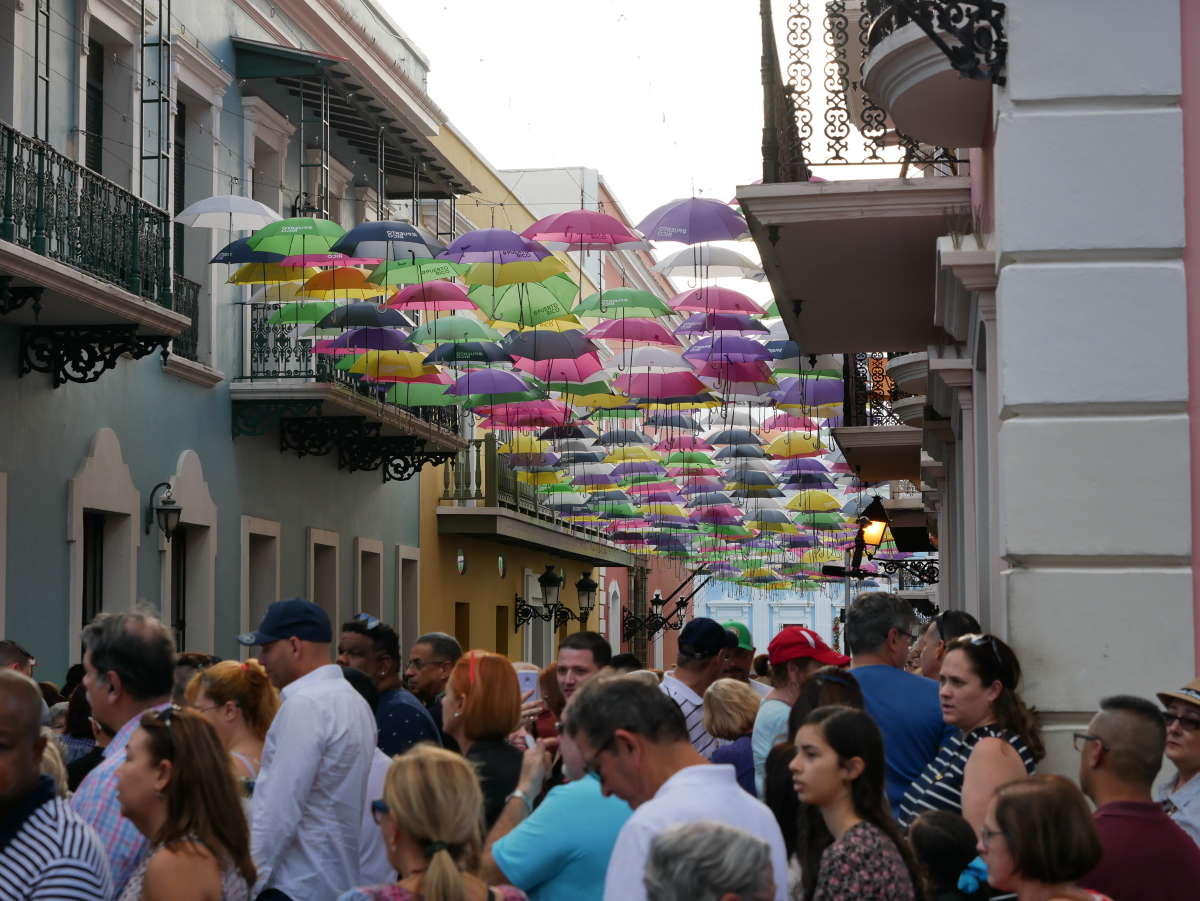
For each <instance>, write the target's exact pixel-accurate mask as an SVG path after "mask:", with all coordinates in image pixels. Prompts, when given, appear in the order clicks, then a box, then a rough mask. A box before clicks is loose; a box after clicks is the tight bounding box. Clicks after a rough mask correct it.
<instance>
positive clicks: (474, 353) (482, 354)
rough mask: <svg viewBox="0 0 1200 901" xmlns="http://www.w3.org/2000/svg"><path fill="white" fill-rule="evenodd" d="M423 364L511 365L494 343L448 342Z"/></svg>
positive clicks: (508, 357) (509, 358)
mask: <svg viewBox="0 0 1200 901" xmlns="http://www.w3.org/2000/svg"><path fill="white" fill-rule="evenodd" d="M424 362H426V363H429V364H433V363H511V362H512V357H510V356H509V355H508V354H506V353H505V352H504V351H503V350H502V349H501V347H500V345H499V344H497V343H496V342H495V341H449V342H447V343H445V344H442V345H440V346H439V347H438V348H437V349H436V350H434V352H433V353H431V354H430V355H429V356H427V357H426V358H425V360H424Z"/></svg>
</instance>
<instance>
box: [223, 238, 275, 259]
mask: <svg viewBox="0 0 1200 901" xmlns="http://www.w3.org/2000/svg"><path fill="white" fill-rule="evenodd" d="M249 240H250V239H249V238H248V237H247V238H238V239H237V240H236V241H230V242H229V243H228V244H226V245H225V246H224V247H222V248H221V249H220V250H218V251H217V255H216V256H215V257H213V258H212V259H211V260H209V262H210V263H234V264H238V263H278V262H279V261H280V260H282V259H283V254H281V253H269V252H267V251H265V250H252V249H251V248H250V245H249V244H248V243H247V242H248V241H249Z"/></svg>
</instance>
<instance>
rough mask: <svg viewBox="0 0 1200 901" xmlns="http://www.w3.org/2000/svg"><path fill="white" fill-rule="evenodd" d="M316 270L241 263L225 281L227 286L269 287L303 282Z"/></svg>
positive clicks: (274, 264)
mask: <svg viewBox="0 0 1200 901" xmlns="http://www.w3.org/2000/svg"><path fill="white" fill-rule="evenodd" d="M317 272H318V270H316V269H312V268H309V267H306V266H281V265H279V264H278V263H243V264H242V265H241V266H239V267H238V268H237V269H235V270H234V272H233V274H232V275H231V276H229V278H227V279H226V280H225V284H227V285H269V284H272V283H274V282H303V281H307V280H308V279H310V278H312V277H313V276H314V275H316V274H317Z"/></svg>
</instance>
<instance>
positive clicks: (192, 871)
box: [117, 707, 256, 901]
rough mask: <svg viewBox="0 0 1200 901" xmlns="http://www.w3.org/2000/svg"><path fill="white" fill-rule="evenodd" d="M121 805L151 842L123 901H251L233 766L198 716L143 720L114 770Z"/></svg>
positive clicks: (174, 710) (176, 711) (250, 870)
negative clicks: (144, 900) (166, 900)
mask: <svg viewBox="0 0 1200 901" xmlns="http://www.w3.org/2000/svg"><path fill="white" fill-rule="evenodd" d="M117 797H118V799H119V800H120V802H121V813H122V814H123V815H124V816H125V817H126V818H128V819H129V821H130V822H132V823H133V825H134V826H136V827H137V829H138V831H139V832H141V833H142V835H144V836H146V838H147V839H149V841H150V849H149V851H148V852H147V854H146V855H145V857H144V858H143V860H142V863H141V865H140V866H139V867H138V868H137V870H136V871H135V872H134V874H133V877H132V878H131V879H130V880H129V882H128V883H126V886H125V890H124V892H122V893H121V897H120V901H139V899H142V898H171V899H172V901H247V899H248V898H249V896H250V887H251V886H252V885H253V884H254V881H255V878H256V872H255V868H254V862H253V861H252V860H251V859H250V829H249V827H248V826H247V825H246V817H245V815H244V814H243V812H242V805H241V803H240V802H239V799H238V790H237V786H236V785H235V783H234V777H233V773H232V771H231V770H230V768H229V758H228V756H227V755H226V753H225V749H224V748H222V747H221V742H220V741H219V740H218V738H217V734H216V732H214V731H213V728H212V726H210V725H209V724H208V723H207V722H205V720H204V718H203V717H202V716H201V715H200V714H198V713H192V712H191V711H188V710H182V709H180V708H178V707H170V708H168V709H166V710H163V711H162V712H152V713H147V714H145V715H144V716H143V717H142V719H141V721H140V725H139V727H138V729H137V730H136V731H135V732H134V733H133V735H132V736H130V739H129V744H128V746H127V747H126V749H125V761H124V762H123V763H122V764H121V765H120V766H119V767H117Z"/></svg>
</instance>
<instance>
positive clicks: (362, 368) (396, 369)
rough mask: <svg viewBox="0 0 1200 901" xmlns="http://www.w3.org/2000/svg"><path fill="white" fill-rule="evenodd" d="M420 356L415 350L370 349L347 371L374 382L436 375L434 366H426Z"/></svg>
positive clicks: (407, 379)
mask: <svg viewBox="0 0 1200 901" xmlns="http://www.w3.org/2000/svg"><path fill="white" fill-rule="evenodd" d="M422 356H423V354H421V353H420V352H417V351H396V350H383V351H372V352H370V353H365V354H363V355H362V356H361V357H360V358H359V359H357V360H355V361H354V365H353V366H351V367H350V370H349V371H350V372H354V373H357V374H359V375H364V376H367V377H369V378H370V379H372V380H373V381H376V382H398V381H411V380H415V379H418V378H420V377H421V376H430V375H438V374H439V373H438V370H437V367H436V366H426V365H425V364H424V363H422V362H421V358H422ZM432 384H441V382H433V383H432Z"/></svg>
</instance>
